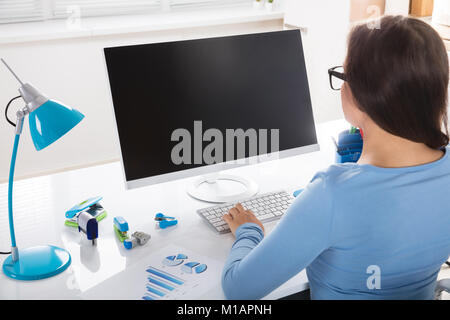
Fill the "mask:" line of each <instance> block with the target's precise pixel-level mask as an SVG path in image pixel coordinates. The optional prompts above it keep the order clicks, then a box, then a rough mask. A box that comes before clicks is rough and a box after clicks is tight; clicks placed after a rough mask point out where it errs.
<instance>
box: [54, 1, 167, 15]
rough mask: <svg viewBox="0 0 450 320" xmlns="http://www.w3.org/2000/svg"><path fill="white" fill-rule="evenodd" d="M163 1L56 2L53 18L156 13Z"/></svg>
mask: <svg viewBox="0 0 450 320" xmlns="http://www.w3.org/2000/svg"><path fill="white" fill-rule="evenodd" d="M160 9H161V0H54V1H53V10H52V11H53V12H52V14H53V18H66V17H68V16H69V15H71V14H73V13H76V14H78V13H79V14H80V15H81V16H82V17H92V16H106V15H119V14H137V13H148V12H152V11H153V12H154V11H158V10H160Z"/></svg>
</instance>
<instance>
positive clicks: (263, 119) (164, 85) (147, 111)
mask: <svg viewBox="0 0 450 320" xmlns="http://www.w3.org/2000/svg"><path fill="white" fill-rule="evenodd" d="M105 57H106V65H107V69H108V75H109V81H110V86H111V93H112V99H113V104H114V111H115V118H116V122H117V128H118V132H119V140H120V147H121V150H122V159H123V164H124V168H125V175H126V179H127V181H132V180H137V179H142V178H147V177H152V176H157V175H161V174H166V173H171V172H176V171H180V170H186V169H192V168H196V167H200V166H204V165H208V164H211V159H209V160H207V159H206V160H205V159H201V160H202V161H200V162H199V159H198V157H200V158H201V156H202V152H203V151H205V152H206V151H207V150H208V149H207V146H208V145H209V144H211V142H215V143H218V144H216V145H215V146H216V149H215V150H214V151H212V152H211V155H213V156H216V155H217V156H218V157H214V163H220V162H224V161H226V160H231V159H235V160H236V159H239V158H244V157H248V156H249V155H253V153H251V152H252V148H251V147H250V146H249V145H248V141H250V138H249V139H247V140H246V143H247V145H246V151H245V155H244V154H242V153H239V152H238V151H237V143H236V145H235V146H234V147H235V152H227V147H226V144H228V143H229V141H226V140H227V139H226V137H227V130H233V129H234V130H237V129H242V130H243V131H244V132H246V133H247V132H248V131H247V130H249V129H251V130H255V131H256V132H258V134H259V133H264V132H265V131H264V129H266V131H267V136H266V139H267V143H268V147H267V149H266V150H265V149H264V148H260V147H259V148H258V153H259V154H263V153H270V152H271V151H277V150H271V145H270V143H271V142H272V138H274V137H275V136H278V137H277V139H278V147H279V150H280V151H283V150H288V149H294V148H299V147H303V146H309V145H314V144H317V139H316V132H315V127H314V120H313V113H312V108H311V98H310V93H309V86H308V79H307V75H306V67H305V59H304V55H303V47H302V41H301V35H300V31H298V30H292V31H279V32H269V33H259V34H249V35H239V36H230V37H220V38H210V39H200V40H188V41H178V42H167V43H155V44H145V45H133V46H123V47H114V48H105ZM194 128H196V129H194ZM180 129H181V131H180ZM208 129H215V130H214V131H213V132H215V133H216V134H217V132H221V133H222V134H223V139H218V138H217V136H215V135H213V136H214V138H211V137H210V139H209V141H208V139H205V136H204V134H205V133H206V132H207V130H208ZM176 130H178V131H176ZM274 130H278V132H277V133H276V131H274ZM180 132H184V133H186V132H189V133H190V134H191V137H190V138H191V150H187V148H181V145H180V143H181V142H183V146H186V145H187V144H185V143H186V140H185V138H186V137H185V136H183V137H182V135H179V134H177V133H180ZM199 132H200V135H199V134H198V133H199ZM210 133H211V132H210ZM210 136H211V135H210ZM174 137H178V138H179V139H178V140H176V139H174ZM259 137H260V136H259V135H258V138H259ZM220 140H223V141H222V145H223V154H222V155H221V154H220V152H218V150H219V147H218V146H220V143H221V141H220ZM260 140H261V139H260ZM199 141H200V143H199ZM196 143H197V144H196ZM260 143H261V142H260ZM258 145H259V144H258ZM177 147H178V149H177ZM174 148H175V149H174ZM180 149H181V151H180ZM174 150H175V151H178V153H179V155H180V157H181V158H182V159H183V161H182V162H181V163H180V161H179V160H180V159H179V158H178V159H177V160H176V161H174V159H173V155H174V154H176V153H177V152H175V151H174ZM202 150H203V151H202ZM230 150H231V149H230ZM230 150H228V151H230ZM209 151H211V149H209ZM174 152H175V153H174ZM199 152H200V155H199ZM230 154H231V156H230ZM196 157H197V158H196ZM187 159H190V160H187ZM208 161H209V162H208Z"/></svg>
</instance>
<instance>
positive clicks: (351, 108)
mask: <svg viewBox="0 0 450 320" xmlns="http://www.w3.org/2000/svg"><path fill="white" fill-rule="evenodd" d="M341 100H342V111H343V112H344V117H345V119H346V120H347V121H348V122H349V123H350V124H351V125H352V126H354V127H357V128H361V127H362V126H363V123H364V119H365V113H364V112H363V111H361V109H359V108H358V105H357V103H356V101H355V99H354V97H353V94H352V90H351V89H350V86H349V85H348V83H347V82H345V83H344V85H343V86H342V89H341Z"/></svg>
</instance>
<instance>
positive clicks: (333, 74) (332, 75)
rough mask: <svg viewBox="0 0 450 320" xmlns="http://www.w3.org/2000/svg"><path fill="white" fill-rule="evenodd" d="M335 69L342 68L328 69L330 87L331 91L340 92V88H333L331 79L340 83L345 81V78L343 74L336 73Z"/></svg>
mask: <svg viewBox="0 0 450 320" xmlns="http://www.w3.org/2000/svg"><path fill="white" fill-rule="evenodd" d="M337 68H343V66H337V67H334V68H331V69H328V75H329V76H330V87H331V89H332V90H335V91H339V90H341V88H339V89H336V88H334V87H333V77H336V78H338V79H340V80H342V81H347V77H346V76H345V73H342V72H339V71H336V69H337Z"/></svg>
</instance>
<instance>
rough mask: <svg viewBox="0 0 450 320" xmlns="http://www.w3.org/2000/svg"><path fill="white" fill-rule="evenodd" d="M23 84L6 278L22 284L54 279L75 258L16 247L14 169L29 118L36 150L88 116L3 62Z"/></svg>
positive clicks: (51, 250) (10, 200) (58, 251)
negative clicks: (53, 97)
mask: <svg viewBox="0 0 450 320" xmlns="http://www.w3.org/2000/svg"><path fill="white" fill-rule="evenodd" d="M1 60H2V62H3V63H4V64H5V66H6V67H7V68H8V69H9V70H10V71H11V73H12V74H13V75H14V77H15V78H16V79H17V80H18V81H19V83H20V88H19V92H20V96H21V97H22V99H23V100H24V101H25V107H23V108H22V109H21V110H19V111H18V112H17V121H16V123H15V124H14V123H12V122H11V121H10V120H9V119H7V120H8V122H9V123H11V124H13V125H15V130H16V131H15V138H14V146H13V152H12V158H11V166H10V171H9V184H8V218H9V231H10V235H11V255H10V256H9V257H8V258H6V260H5V261H4V263H3V272H4V273H5V275H6V276H8V277H10V278H14V279H18V280H37V279H44V278H48V277H52V276H54V275H57V274H59V273H61V272H62V271H64V270H65V269H67V267H68V266H69V265H70V262H71V258H70V254H69V252H67V251H66V250H64V249H61V248H57V247H54V246H39V247H32V248H28V249H24V250H19V249H18V247H17V244H16V236H15V232H14V222H13V197H12V192H13V182H14V169H15V163H16V157H17V149H18V146H19V140H20V135H21V134H22V129H23V124H24V120H25V117H26V116H27V115H29V125H30V133H31V138H32V140H33V143H34V146H35V148H36V150H38V151H39V150H42V149H44V148H45V147H47V146H49V145H50V144H52V143H53V142H55V141H56V140H58V139H59V138H61V137H62V136H63V135H64V134H66V133H67V132H68V131H70V130H71V129H72V128H73V127H75V126H76V125H77V124H78V123H79V122H80V121H81V120H82V119H83V118H84V116H83V115H82V114H81V113H80V112H78V111H77V110H75V109H72V108H69V107H67V106H65V105H63V104H61V103H58V102H56V101H54V100H50V99H49V98H47V97H46V96H45V95H44V94H42V93H41V92H39V91H38V90H37V89H36V88H35V87H33V86H32V85H31V84H29V83H23V82H22V81H21V80H20V79H19V77H18V76H17V75H16V74H15V73H14V71H12V69H11V68H10V67H9V66H8V65H7V64H6V62H5V61H4V60H3V59H1Z"/></svg>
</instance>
